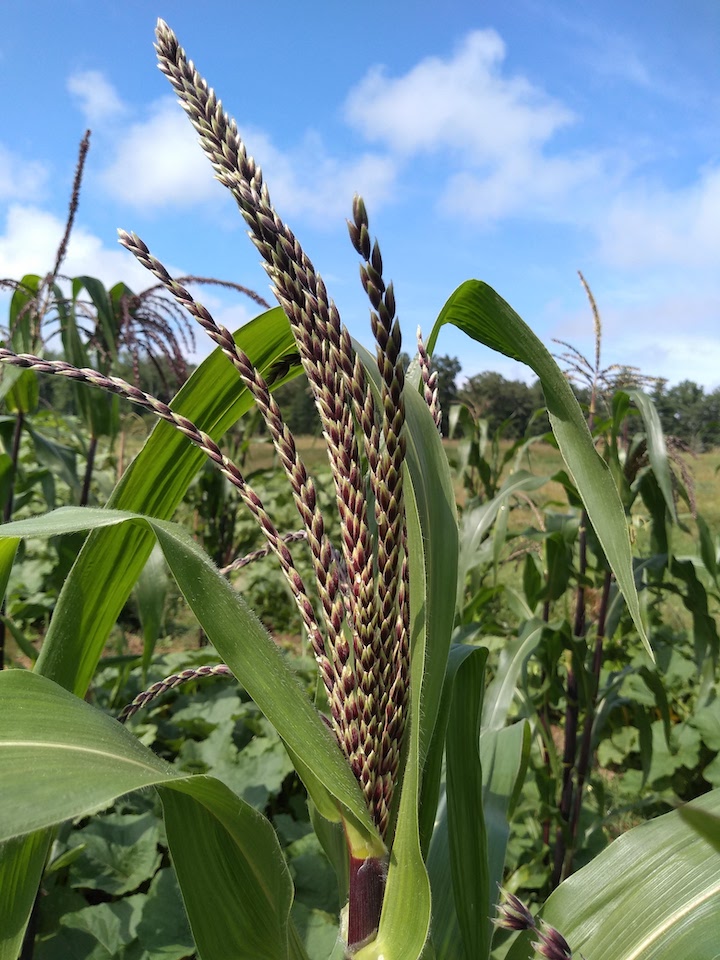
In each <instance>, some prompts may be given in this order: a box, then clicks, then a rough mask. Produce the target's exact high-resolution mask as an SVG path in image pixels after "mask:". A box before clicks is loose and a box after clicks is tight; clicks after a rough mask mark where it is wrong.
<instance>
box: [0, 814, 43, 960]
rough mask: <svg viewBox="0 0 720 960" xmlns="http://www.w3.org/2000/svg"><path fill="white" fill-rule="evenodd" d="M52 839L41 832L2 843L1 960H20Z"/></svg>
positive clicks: (0, 842) (0, 861)
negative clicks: (28, 921) (28, 919)
mask: <svg viewBox="0 0 720 960" xmlns="http://www.w3.org/2000/svg"><path fill="white" fill-rule="evenodd" d="M50 840H51V836H50V834H49V833H48V831H47V830H39V831H37V832H36V833H32V834H30V835H29V836H25V837H15V838H13V839H11V840H5V841H0V866H2V883H0V960H17V956H18V954H19V953H20V947H21V946H22V942H23V937H24V935H25V926H26V924H27V918H28V916H29V914H30V911H31V910H32V907H33V903H34V901H35V892H36V890H37V888H38V886H39V885H40V878H41V877H42V871H43V867H44V865H45V859H46V858H47V855H48V850H49V849H50Z"/></svg>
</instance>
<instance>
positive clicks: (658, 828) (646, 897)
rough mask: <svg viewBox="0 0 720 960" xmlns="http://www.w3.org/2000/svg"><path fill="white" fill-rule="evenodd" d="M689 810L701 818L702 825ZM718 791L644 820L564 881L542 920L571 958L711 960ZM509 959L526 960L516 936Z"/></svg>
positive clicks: (718, 900) (718, 901) (717, 940)
mask: <svg viewBox="0 0 720 960" xmlns="http://www.w3.org/2000/svg"><path fill="white" fill-rule="evenodd" d="M693 812H694V813H696V814H698V818H697V819H698V820H701V825H700V826H699V825H698V823H697V822H696V818H695V817H694V816H693ZM719 813H720V790H713V791H711V792H710V793H706V794H705V795H704V796H702V797H700V798H699V799H697V800H693V801H692V803H690V804H688V805H687V806H686V807H685V808H681V809H680V810H674V811H673V812H672V813H668V814H665V816H662V817H658V818H657V819H656V820H651V821H650V822H649V823H643V824H641V825H640V826H639V827H635V828H634V829H632V830H629V831H628V832H627V833H626V834H624V835H623V836H622V837H620V838H619V839H617V840H615V842H614V843H612V844H611V845H610V846H609V847H608V848H607V849H606V850H604V851H603V852H602V853H601V854H600V855H599V856H598V857H596V858H595V859H594V860H593V861H592V862H591V863H589V864H588V865H587V866H586V867H583V869H582V870H579V871H578V872H577V873H576V874H574V875H573V876H572V877H570V878H569V879H568V880H566V881H565V882H564V883H562V884H561V885H560V886H559V887H558V889H557V890H556V891H555V892H554V893H553V894H552V896H551V897H550V899H549V900H548V901H547V903H546V905H545V907H544V908H543V910H542V913H541V916H542V918H543V919H544V920H545V921H546V922H547V923H549V924H551V925H552V926H554V927H556V928H557V929H559V930H560V932H561V933H562V934H563V936H564V937H565V939H566V940H567V941H568V943H569V944H570V947H571V948H572V950H573V956H585V957H588V958H592V960H679V958H681V957H682V958H685V957H687V958H688V960H690V958H692V960H715V958H716V957H717V954H718V945H719V944H720V827H719V826H718V822H719V821H718V820H717V819H715V820H714V826H713V817H715V818H716V817H717V815H718V814H719ZM519 939H520V942H516V943H515V944H514V945H513V947H512V949H511V950H510V952H509V953H508V960H530V958H531V957H534V953H533V951H532V949H531V948H530V946H529V944H528V942H527V941H528V939H532V938H519Z"/></svg>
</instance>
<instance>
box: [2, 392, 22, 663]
mask: <svg viewBox="0 0 720 960" xmlns="http://www.w3.org/2000/svg"><path fill="white" fill-rule="evenodd" d="M24 422H25V414H24V413H23V412H22V411H18V414H17V416H16V418H15V430H14V432H13V444H12V451H11V453H10V460H11V462H12V471H11V474H10V477H11V482H10V489H9V490H8V498H7V501H6V503H5V508H4V510H3V523H9V522H10V520H11V519H12V512H13V499H14V494H15V477H16V475H17V463H18V457H19V456H20V439H21V437H22V429H23V424H24ZM0 612H1V613H5V599H4V598H3V601H2V605H1V606H0ZM5 633H6V628H5V622H4V621H2V620H0V670H2V669H3V668H4V667H5Z"/></svg>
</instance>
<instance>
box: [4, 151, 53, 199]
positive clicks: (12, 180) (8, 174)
mask: <svg viewBox="0 0 720 960" xmlns="http://www.w3.org/2000/svg"><path fill="white" fill-rule="evenodd" d="M47 179H48V168H47V165H46V164H44V163H41V162H39V161H37V160H26V159H25V158H24V157H21V156H19V155H18V154H17V153H14V152H13V151H12V150H9V149H8V148H7V147H5V146H4V145H3V144H0V200H2V201H8V200H10V201H12V200H38V199H40V196H41V195H42V193H43V192H44V189H45V185H46V183H47Z"/></svg>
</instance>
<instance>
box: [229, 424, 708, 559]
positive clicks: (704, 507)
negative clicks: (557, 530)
mask: <svg viewBox="0 0 720 960" xmlns="http://www.w3.org/2000/svg"><path fill="white" fill-rule="evenodd" d="M444 446H445V449H446V451H447V453H448V455H449V456H450V457H452V455H453V453H454V452H455V450H456V449H457V447H458V441H455V440H446V441H444ZM297 447H298V450H299V452H300V454H301V456H302V458H303V460H304V461H305V464H306V466H307V467H308V468H309V469H310V470H317V469H322V468H324V467H325V466H326V465H327V454H326V452H325V443H324V441H323V439H322V438H321V437H298V438H297ZM683 460H684V462H685V464H686V466H687V469H688V472H689V473H690V475H691V476H692V477H693V480H694V482H695V496H696V500H697V509H698V511H699V512H700V513H701V514H702V516H703V517H704V518H705V520H706V521H707V523H708V525H709V526H710V528H711V529H715V530H718V531H720V448H717V449H715V450H710V451H708V452H706V453H701V454H699V455H697V456H691V455H690V454H684V455H683ZM275 463H277V458H276V457H275V454H274V450H273V448H272V444H270V443H269V442H268V441H267V440H255V441H253V442H252V444H251V446H250V452H249V455H248V460H247V463H246V470H247V472H250V471H252V470H259V469H266V468H268V467H271V466H273V465H274V464H275ZM562 466H563V463H562V458H561V456H560V454H559V453H558V451H557V450H556V449H555V448H554V447H552V446H551V445H550V444H547V443H536V444H533V445H532V446H531V447H529V448H528V450H527V452H526V454H525V455H524V456H523V459H522V462H521V464H520V467H521V468H522V469H524V470H528V471H530V472H531V473H535V474H537V475H539V476H548V477H550V476H552V475H553V474H555V473H557V471H558V470H560V469H562ZM507 469H508V471H509V468H507ZM455 493H456V496H457V499H458V502H459V503H461V504H462V502H463V500H464V491H463V490H462V485H461V483H460V482H458V483H456V489H455ZM533 499H534V500H535V502H536V503H537V504H538V506H540V507H543V506H545V505H546V504H548V503H553V502H554V503H558V504H559V505H560V504H562V503H567V499H566V497H565V493H564V491H563V488H562V486H561V485H560V484H559V483H553V482H552V481H551V482H549V483H547V484H545V485H544V486H543V487H541V488H540V489H539V490H538V491H537V493H536V494H534V496H533ZM637 509H638V510H641V509H642V506H641V505H640V506H639V507H638V508H637ZM679 510H680V517H681V519H682V520H683V521H687V522H688V523H689V524H691V522H692V518H691V517H690V514H689V512H688V511H687V508H685V507H684V504H680V505H679ZM526 519H529V513H528V514H527V517H526ZM691 529H692V528H691ZM680 535H681V536H684V537H685V538H686V539H687V541H688V547H690V544H691V543H692V539H693V538H692V534H689V535H688V534H680Z"/></svg>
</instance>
